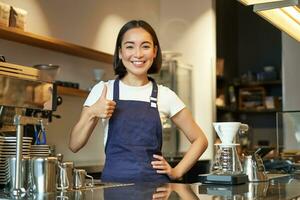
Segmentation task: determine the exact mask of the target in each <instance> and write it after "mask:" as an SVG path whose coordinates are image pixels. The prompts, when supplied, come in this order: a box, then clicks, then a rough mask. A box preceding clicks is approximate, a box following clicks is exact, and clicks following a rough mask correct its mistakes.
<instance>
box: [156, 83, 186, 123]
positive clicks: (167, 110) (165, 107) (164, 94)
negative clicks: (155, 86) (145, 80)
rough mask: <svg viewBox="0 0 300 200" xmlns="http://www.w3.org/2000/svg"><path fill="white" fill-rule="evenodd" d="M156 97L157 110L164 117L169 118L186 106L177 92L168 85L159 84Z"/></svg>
mask: <svg viewBox="0 0 300 200" xmlns="http://www.w3.org/2000/svg"><path fill="white" fill-rule="evenodd" d="M158 97H159V98H158V104H159V110H160V112H161V113H162V114H163V115H165V116H166V117H170V118H171V117H173V116H174V115H176V114H177V113H178V112H179V111H181V110H182V109H183V108H185V107H186V106H185V104H184V103H183V101H182V100H181V99H180V98H179V97H178V96H177V94H176V93H175V92H173V91H172V90H171V89H169V88H168V87H165V86H162V85H160V86H159V90H158Z"/></svg>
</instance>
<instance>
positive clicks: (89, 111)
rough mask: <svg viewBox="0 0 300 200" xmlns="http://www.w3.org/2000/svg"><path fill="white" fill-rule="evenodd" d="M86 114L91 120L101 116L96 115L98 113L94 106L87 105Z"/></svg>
mask: <svg viewBox="0 0 300 200" xmlns="http://www.w3.org/2000/svg"><path fill="white" fill-rule="evenodd" d="M86 114H87V118H88V119H89V120H93V119H95V118H99V117H98V116H97V115H96V113H95V112H94V109H93V108H92V106H90V107H87V112H86Z"/></svg>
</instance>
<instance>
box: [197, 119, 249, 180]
mask: <svg viewBox="0 0 300 200" xmlns="http://www.w3.org/2000/svg"><path fill="white" fill-rule="evenodd" d="M213 126H214V129H215V131H216V132H217V135H218V136H219V138H220V140H221V143H220V144H215V145H216V147H217V152H216V155H215V159H214V161H213V164H212V168H211V173H210V174H205V175H199V176H198V177H199V181H200V182H202V183H208V184H209V183H213V184H227V185H237V184H243V183H246V182H247V181H248V176H247V175H246V174H245V173H243V167H242V165H241V162H240V159H239V156H238V154H237V149H236V147H237V146H238V145H239V144H236V143H235V136H236V134H237V133H238V131H242V132H246V131H248V125H247V124H242V123H240V122H216V123H213Z"/></svg>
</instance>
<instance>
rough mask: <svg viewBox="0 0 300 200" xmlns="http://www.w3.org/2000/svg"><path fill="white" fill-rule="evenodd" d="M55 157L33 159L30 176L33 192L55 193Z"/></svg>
mask: <svg viewBox="0 0 300 200" xmlns="http://www.w3.org/2000/svg"><path fill="white" fill-rule="evenodd" d="M56 173H57V157H33V158H32V160H31V175H32V180H33V188H32V190H33V192H36V193H49V192H56Z"/></svg>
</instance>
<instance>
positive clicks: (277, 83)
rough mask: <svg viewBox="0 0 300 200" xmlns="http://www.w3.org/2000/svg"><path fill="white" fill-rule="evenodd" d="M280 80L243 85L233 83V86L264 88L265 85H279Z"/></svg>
mask: <svg viewBox="0 0 300 200" xmlns="http://www.w3.org/2000/svg"><path fill="white" fill-rule="evenodd" d="M281 84H282V82H281V80H273V81H251V82H245V83H239V82H238V83H234V86H264V85H265V86H266V85H281Z"/></svg>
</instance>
